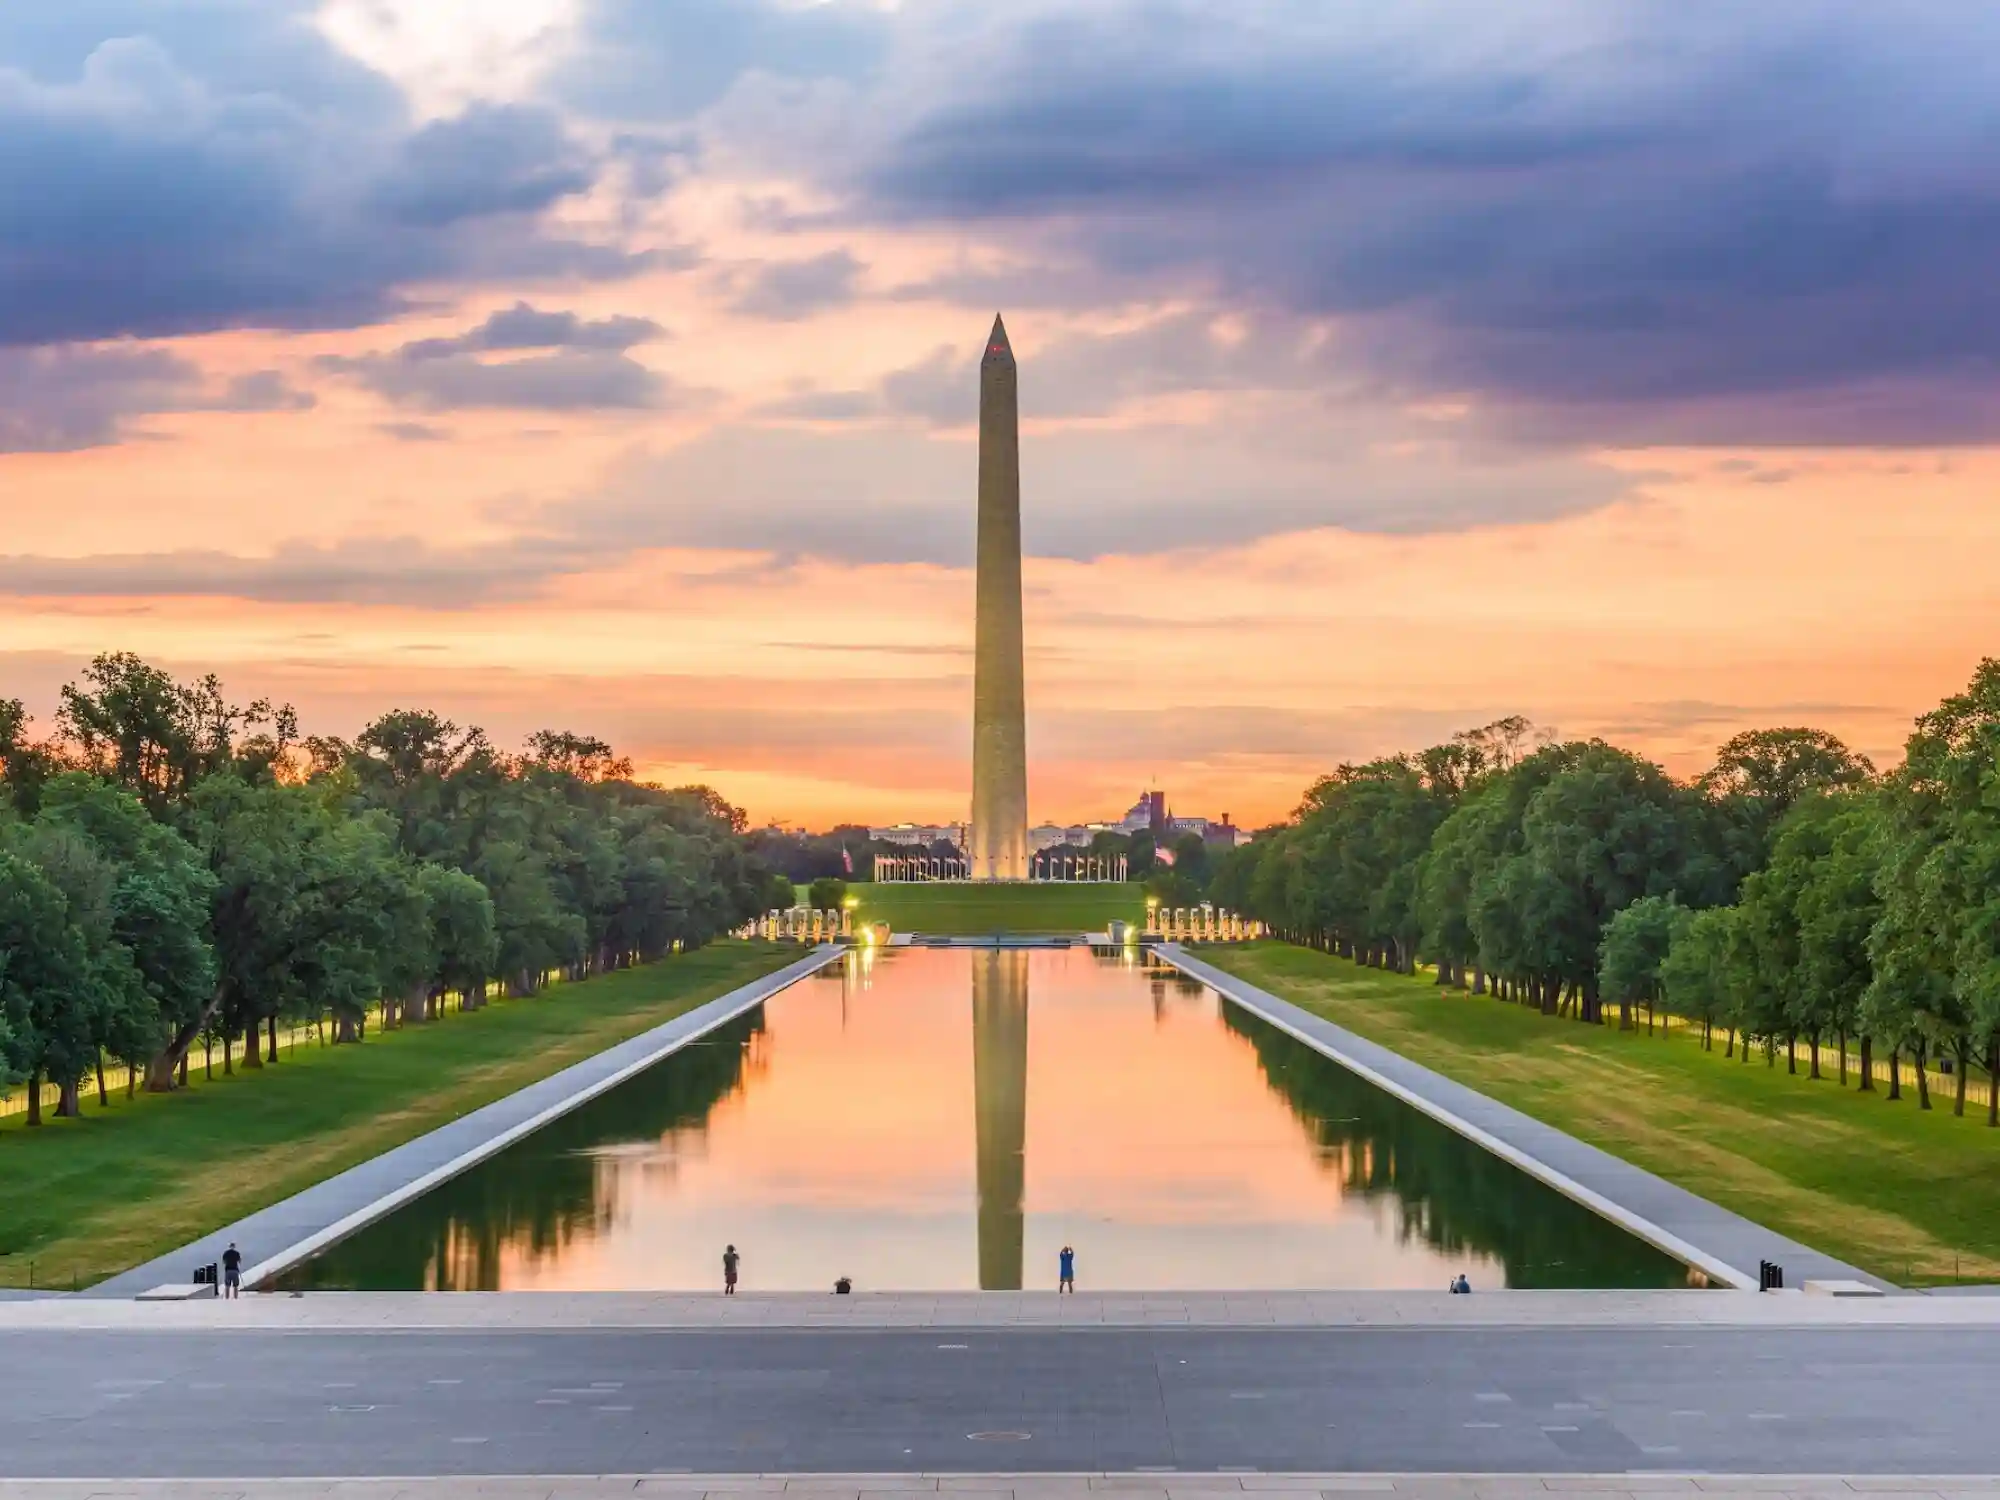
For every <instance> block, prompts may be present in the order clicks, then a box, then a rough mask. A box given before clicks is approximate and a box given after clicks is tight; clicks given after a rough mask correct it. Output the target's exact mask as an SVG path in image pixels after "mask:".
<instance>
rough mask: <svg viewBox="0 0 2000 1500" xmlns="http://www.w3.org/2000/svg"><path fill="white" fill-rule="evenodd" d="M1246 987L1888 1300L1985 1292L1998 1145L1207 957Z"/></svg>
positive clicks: (1485, 1006)
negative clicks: (1615, 1159) (1805, 1248)
mask: <svg viewBox="0 0 2000 1500" xmlns="http://www.w3.org/2000/svg"><path fill="white" fill-rule="evenodd" d="M1202 957H1204V958H1206V959H1207V960H1208V961H1209V962H1210V963H1213V964H1214V965H1216V967H1218V968H1222V969H1227V970H1228V971H1229V972H1230V973H1232V974H1236V975H1239V976H1241V977H1242V978H1244V979H1247V980H1249V981H1250V982H1251V983H1252V984H1256V985H1259V986H1261V987H1263V988H1264V989H1267V990H1269V991H1271V992H1272V993H1273V994H1276V995H1281V996H1283V997H1284V998H1285V999H1287V1000H1290V1001H1292V1002H1293V1003H1294V1004H1297V1005H1300V1006H1303V1007H1305V1008H1306V1009H1308V1010H1311V1011H1314V1012H1316V1013H1317V1014H1319V1015H1322V1016H1325V1017H1326V1018H1327V1019H1328V1020H1330V1021H1334V1022H1336V1023H1338V1024H1339V1025H1342V1026H1345V1027H1347V1028H1348V1029H1349V1030H1351V1031H1354V1032H1357V1033H1359V1034H1360V1035H1362V1036H1365V1037H1367V1038H1369V1039H1370V1040H1372V1041H1376V1042H1380V1043H1382V1044H1383V1045H1384V1046H1387V1047H1393V1048H1394V1049H1395V1050H1396V1051H1398V1052H1400V1053H1402V1054H1403V1055H1404V1056H1405V1057H1408V1058H1411V1059H1413V1060H1414V1061H1416V1062H1420V1063H1423V1064H1424V1065H1425V1066H1426V1067H1431V1068H1435V1069H1436V1070H1437V1071H1438V1072H1440V1073H1443V1074H1445V1075H1446V1076H1447V1077H1450V1078H1454V1079H1457V1080H1458V1081H1459V1082H1461V1083H1464V1084H1467V1085H1469V1086H1470V1087H1473V1088H1476V1089H1479V1090H1480V1091H1481V1092H1483V1093H1486V1094H1489V1095H1491V1096H1492V1097H1493V1098H1496V1099H1499V1100H1501V1101H1503V1102H1505V1103H1507V1104H1511V1105H1512V1106H1514V1107H1515V1108H1516V1109H1519V1110H1522V1111H1524V1112H1525V1113H1527V1114H1531V1115H1533V1116H1535V1117H1536V1118H1537V1119H1540V1120H1545V1121H1547V1122H1548V1123H1549V1124H1551V1125H1555V1126H1558V1127H1560V1128H1561V1129H1564V1130H1567V1131H1569V1132H1570V1133H1571V1134H1573V1135H1575V1136H1578V1137H1580V1138H1581V1139H1583V1140H1586V1141H1589V1142H1590V1143H1591V1144H1592V1145H1595V1146H1598V1147H1601V1148H1602V1149H1604V1150H1606V1151H1609V1152H1612V1153H1613V1154H1615V1155H1617V1156H1621V1157H1623V1158H1625V1160H1627V1161H1630V1162H1634V1163H1636V1164H1638V1165H1639V1166H1642V1167H1644V1168H1646V1169H1647V1170H1648V1171H1651V1172H1655V1173H1658V1174H1659V1175H1660V1176H1661V1177H1664V1178H1666V1179H1667V1180H1668V1181H1670V1182H1676V1183H1679V1184H1680V1185H1681V1186H1682V1187H1684V1188H1687V1189H1688V1190H1689V1191H1691V1192H1695V1193H1699V1194H1701V1195H1702V1196H1703V1197H1705V1198H1708V1199H1710V1200H1712V1201H1714V1202H1716V1203H1720V1204H1722V1205H1724V1206H1725V1207H1727V1208H1730V1209H1733V1210H1735V1211H1736V1212H1737V1213H1740V1214H1743V1215H1745V1216H1746V1217H1748V1218H1751V1219H1754V1220H1756V1221H1758V1222H1759V1223H1762V1224H1768V1225H1769V1226H1770V1227H1771V1228H1773V1229H1776V1230H1779V1231H1781V1232H1782V1233H1784V1234H1787V1235H1790V1236H1791V1237H1792V1238H1794V1239H1797V1240H1800V1241H1802V1242H1804V1243H1806V1244H1809V1245H1815V1246H1818V1247H1819V1248H1821V1249H1823V1250H1826V1251H1828V1252H1830V1253H1832V1254H1834V1255H1838V1256H1839V1257H1841V1258H1842V1259H1843V1260H1846V1261H1849V1262H1850V1263H1852V1264H1854V1265H1858V1266H1862V1267H1865V1268H1866V1269H1868V1270H1870V1271H1873V1272H1874V1273H1875V1274H1876V1275H1878V1276H1883V1277H1886V1278H1887V1279H1889V1280H1891V1281H1895V1282H1898V1283H1900V1284H1903V1285H1906V1286H1907V1285H1927V1284H1937V1283H1949V1282H1951V1281H1952V1280H1953V1279H1954V1277H1955V1276H1962V1277H1963V1278H1964V1279H1965V1280H1967V1281H1988V1280H2000V1131H1990V1130H1988V1129H1987V1128H1986V1126H1985V1122H1984V1119H1983V1112H1982V1117H1981V1118H1974V1117H1973V1114H1972V1112H1971V1110H1970V1108H1969V1107H1968V1111H1967V1115H1966V1117H1965V1118H1964V1119H1955V1118H1953V1116H1952V1114H1951V1106H1950V1101H1949V1099H1944V1100H1941V1101H1938V1102H1939V1104H1940V1106H1941V1107H1939V1108H1936V1109H1934V1110H1933V1111H1932V1112H1931V1113H1929V1114H1924V1113H1922V1112H1920V1111H1919V1110H1918V1108H1917V1101H1916V1097H1915V1093H1914V1091H1913V1090H1907V1089H1906V1090H1905V1093H1906V1097H1905V1099H1904V1100H1903V1101H1902V1102H1900V1103H1896V1104H1890V1103H1888V1102H1886V1101H1885V1099H1884V1098H1883V1095H1882V1093H1881V1092H1880V1089H1879V1087H1878V1090H1877V1092H1875V1093H1872V1094H1863V1093H1860V1092H1858V1091H1857V1090H1856V1089H1854V1088H1853V1087H1852V1086H1851V1085H1850V1086H1849V1087H1848V1088H1847V1089H1845V1090H1843V1089H1841V1087H1840V1086H1839V1084H1838V1082H1836V1081H1835V1080H1834V1079H1832V1078H1828V1079H1826V1080H1823V1081H1821V1082H1812V1081H1810V1080H1809V1079H1807V1077H1806V1076H1805V1074H1804V1072H1803V1071H1801V1072H1800V1074H1799V1075H1798V1076H1796V1077H1793V1076H1791V1075H1789V1074H1787V1073H1786V1072H1785V1069H1784V1063H1783V1061H1782V1059H1781V1060H1780V1061H1779V1063H1778V1065H1777V1066H1776V1067H1775V1068H1767V1067H1766V1066H1765V1064H1764V1059H1763V1058H1762V1056H1761V1055H1760V1056H1757V1057H1753V1058H1752V1060H1751V1061H1750V1062H1749V1063H1748V1064H1744V1063H1741V1062H1734V1061H1725V1060H1724V1058H1723V1056H1722V1047H1721V1043H1720V1041H1718V1042H1717V1044H1716V1050H1715V1051H1714V1052H1712V1053H1705V1052H1703V1051H1702V1050H1701V1049H1700V1047H1699V1046H1698V1045H1697V1043H1696V1042H1695V1041H1694V1040H1693V1039H1692V1038H1690V1037H1687V1036H1685V1035H1682V1034H1678V1033H1677V1034H1675V1036H1674V1037H1673V1039H1672V1040H1661V1039H1659V1038H1648V1037H1647V1036H1646V1034H1645V1032H1644V1030H1643V1029H1642V1030H1640V1031H1638V1032H1636V1033H1625V1034H1621V1033H1620V1032H1618V1031H1617V1030H1616V1029H1615V1023H1614V1027H1611V1028H1606V1027H1591V1026H1582V1025H1578V1024H1577V1023H1576V1022H1574V1021H1568V1020H1557V1019H1554V1018H1550V1017H1544V1016H1542V1015H1541V1014H1539V1013H1538V1012H1535V1011H1532V1010H1528V1009H1526V1008H1524V1007H1520V1006H1514V1005H1509V1004H1506V1003H1504V1002H1501V1001H1498V1000H1493V999H1490V998H1485V997H1473V996H1469V995H1466V994H1463V993H1459V992H1451V991H1443V990H1440V989H1438V988H1437V986H1436V985H1435V984H1434V983H1432V982H1430V981H1429V980H1427V979H1425V978H1422V977H1418V978H1406V977H1404V976H1401V975H1394V974H1383V973H1380V972H1378V971H1375V970H1372V969H1365V968H1361V967H1359V966H1358V965H1355V964H1352V963H1349V962H1347V961H1346V960H1344V959H1338V958H1334V957H1331V956H1330V955H1327V954H1323V953H1316V952H1313V951H1311V950H1309V949H1304V948H1294V947H1291V946H1288V945H1286V944H1282V943H1257V944H1253V945H1249V946H1246V947H1239V948H1206V949H1203V950H1202Z"/></svg>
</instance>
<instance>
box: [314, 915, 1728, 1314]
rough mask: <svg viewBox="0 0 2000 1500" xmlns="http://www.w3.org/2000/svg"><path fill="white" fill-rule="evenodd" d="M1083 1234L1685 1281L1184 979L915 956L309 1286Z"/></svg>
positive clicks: (980, 1267)
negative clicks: (730, 1248) (730, 1247)
mask: <svg viewBox="0 0 2000 1500" xmlns="http://www.w3.org/2000/svg"><path fill="white" fill-rule="evenodd" d="M537 1003H544V1002H537ZM545 1003H549V1004H556V1005H560V1004H562V1003H563V1001H562V999H561V998H560V997H557V998H554V999H551V1000H549V1001H547V1002H545ZM1031 1019H1032V1021H1033V1025H1032V1027H1031V1026H1030V1024H1029V1023H1030V1020H1031ZM1065 1243H1069V1244H1073V1245H1075V1246H1076V1248H1077V1260H1078V1273H1079V1276H1078V1279H1079V1283H1080V1284H1081V1286H1082V1288H1083V1289H1084V1290H1085V1291H1091V1290H1114V1289H1143V1288H1159V1289H1185V1290H1196V1289H1202V1288H1214V1289H1256V1288H1284V1287H1390V1286H1414V1287H1428V1288H1442V1287H1443V1286H1444V1285H1445V1283H1446V1281H1447V1279H1448V1278H1449V1277H1450V1276H1451V1275H1452V1274H1454V1273H1456V1272H1458V1271H1464V1272H1466V1273H1467V1274H1468V1275H1470V1276H1471V1278H1472V1281H1473V1284H1474V1286H1475V1287H1493V1286H1498V1285H1503V1284H1505V1285H1513V1286H1674V1285H1686V1284H1688V1283H1689V1282H1690V1280H1691V1279H1692V1278H1691V1277H1690V1273H1689V1272H1688V1271H1687V1270H1686V1268H1685V1267H1683V1266H1681V1265H1680V1264H1679V1263H1678V1262H1675V1261H1673V1260H1671V1259H1670V1258H1669V1257H1667V1256H1666V1255H1664V1254H1662V1253H1661V1252H1659V1251H1656V1250H1654V1249H1653V1248H1651V1247H1650V1246H1648V1245H1645V1244H1643V1243H1641V1242H1640V1241H1638V1240H1635V1239H1633V1238H1631V1237H1630V1236H1628V1235H1626V1234H1625V1233H1624V1232H1623V1231H1621V1230H1619V1229H1617V1228H1615V1227H1613V1226H1612V1225H1610V1224H1608V1223H1606V1222H1605V1221H1603V1220H1601V1219H1599V1218H1597V1217H1596V1216H1595V1215H1593V1214H1591V1213H1589V1212H1588V1211H1587V1210H1585V1209H1583V1208H1580V1207H1579V1206H1577V1205H1576V1204H1574V1203H1572V1202H1570V1201H1569V1200H1568V1199H1566V1198H1563V1197H1561V1196H1560V1195H1558V1194H1556V1193H1554V1192H1553V1191H1551V1190H1549V1189H1547V1188H1544V1187H1542V1186H1541V1185H1540V1184H1538V1183H1536V1182H1534V1181H1533V1180H1531V1179H1529V1178H1527V1177H1525V1176H1524V1175H1522V1174H1521V1173H1520V1172H1518V1171H1516V1170H1515V1169H1514V1168H1512V1167H1510V1166H1508V1165H1507V1164H1506V1163H1504V1162H1501V1161H1499V1160H1497V1159H1495V1158H1494V1157H1492V1156H1489V1155H1488V1154H1487V1153H1485V1152H1484V1151H1482V1150H1480V1149H1479V1148H1478V1147H1477V1146H1474V1145H1473V1144H1471V1143H1470V1142H1468V1141H1466V1140H1464V1139H1463V1138H1461V1137H1459V1136H1457V1135H1455V1134H1453V1133H1452V1132H1451V1131H1449V1130H1446V1129H1445V1128H1444V1127H1443V1126H1440V1125H1438V1124H1436V1123H1435V1122H1433V1121H1431V1120H1429V1119H1427V1118H1426V1117H1424V1116H1422V1115H1419V1114H1417V1113H1416V1112H1415V1111H1413V1110H1411V1109H1410V1108H1408V1107H1407V1106H1405V1105H1403V1104H1400V1103H1398V1102H1397V1101H1396V1100H1394V1099H1392V1098H1390V1097H1389V1096H1387V1095H1385V1094H1383V1093H1381V1092H1380V1091H1379V1090H1376V1089H1374V1088H1373V1087H1371V1086H1370V1085H1368V1084H1365V1083H1363V1082H1361V1081H1360V1080H1358V1079H1356V1078H1355V1077H1353V1075H1351V1074H1349V1073H1347V1072H1345V1071H1344V1070H1342V1069H1341V1068H1339V1067H1337V1066H1335V1065H1334V1064H1333V1063H1330V1062H1328V1061H1327V1060H1326V1059H1325V1058H1323V1057H1321V1056H1320V1055H1319V1054H1317V1053H1315V1052H1313V1051H1311V1050H1310V1049H1308V1048H1306V1047H1304V1046H1302V1045H1300V1044H1299V1043H1297V1042H1295V1041H1293V1040H1292V1039H1290V1038H1289V1037H1287V1036H1285V1035H1284V1034H1283V1033H1281V1032H1278V1031H1276V1030H1274V1029H1273V1028H1271V1027H1269V1026H1267V1025H1265V1024H1264V1023H1262V1022H1260V1021H1257V1020H1256V1019H1254V1018H1253V1017H1251V1016H1249V1015H1247V1014H1245V1013H1243V1012H1241V1011H1239V1010H1237V1009H1236V1008H1235V1007H1233V1006H1229V1005H1227V1004H1225V1003H1224V1002H1222V1001H1221V1000H1220V999H1219V997H1217V996H1216V995H1215V994H1214V992H1213V991H1210V990H1208V989H1207V988H1205V987H1204V986H1202V985H1199V984H1195V983H1193V982H1191V981H1189V980H1186V979H1184V978H1182V977H1181V976H1179V975H1177V974H1174V973H1172V972H1171V971H1169V970H1165V969H1160V968H1154V967H1151V966H1149V965H1148V964H1147V962H1146V961H1144V960H1141V959H1137V958H1135V957H1133V956H1130V955H1117V954H1092V953H1090V952H1088V951H1087V950H1083V949H1071V950H1057V949H1035V950H1023V949H997V950H996V949H971V950H967V949H953V950H943V949H939V950H924V949H908V950H895V951H890V952H867V953H857V954H855V955H852V956H851V957H850V958H849V959H848V960H847V962H846V963H845V965H844V966H842V967H841V968H839V969H835V970H832V971H828V972H827V973H826V974H824V975H822V976H821V977H819V978H816V979H812V980H807V981H804V982H802V983H801V984H799V985H796V986H794V987H793V988H792V989H790V990H788V991H786V992H784V993H783V994H781V995H779V996H777V997H775V998H774V999H772V1000H771V1001H770V1002H768V1003H767V1004H766V1005H764V1006H762V1007H760V1008H759V1009H757V1010H756V1011H753V1012H751V1013H749V1014H747V1015H745V1016H744V1017H742V1018H740V1019H739V1020H737V1021H736V1022H734V1023H732V1024H731V1025H729V1026H727V1027H724V1028H722V1029H720V1030H718V1031H716V1032H713V1033H711V1034H710V1035H709V1036H708V1037H707V1038H705V1039H704V1040H703V1041H702V1042H700V1043H699V1044H697V1045H694V1046H691V1047H689V1048H687V1049H685V1050H683V1051H682V1052H680V1053H678V1054H676V1055H675V1056H674V1057H673V1058H671V1059H669V1060H668V1061H666V1062H664V1063H662V1064H661V1065H660V1066H659V1067H657V1068H654V1069H652V1070H651V1071H650V1072H648V1073H647V1074H646V1075H645V1076H643V1077H641V1078H637V1079H634V1080H633V1081H632V1082H631V1083H629V1084H627V1085H625V1086H624V1087H622V1088H620V1089H618V1090H615V1091H614V1092H612V1093H610V1094H607V1095H606V1096H604V1097H603V1098H602V1099H599V1100H597V1101H595V1102H594V1103H592V1104H590V1105H587V1106H585V1107H584V1108H583V1109H580V1110H578V1111H576V1112H575V1113H573V1114H571V1115H569V1116H567V1117H566V1118H564V1119H562V1120H560V1121H557V1122H556V1123H555V1124H553V1125H551V1126H549V1127H548V1128H547V1129H545V1130H542V1131H540V1132H538V1133H537V1134H536V1135H534V1136H532V1137H530V1138H529V1139H527V1140H525V1141H522V1142H520V1143H519V1144H518V1145H516V1146H514V1147H512V1148H510V1149H509V1150H508V1151H506V1152H504V1153H502V1154H501V1155H499V1156H497V1157H495V1158H493V1159H492V1160H491V1161H489V1162H487V1163H485V1164H483V1165H482V1166H480V1167H477V1168H474V1169H473V1170H472V1171H470V1172H468V1173H466V1174H464V1175H463V1176H461V1177H459V1178H457V1179H455V1180H453V1181H451V1182H449V1183H446V1184H444V1185H443V1186H442V1187H440V1188H438V1189H437V1190H436V1191H434V1192H432V1193H430V1194H428V1195H427V1196H425V1197H424V1198H422V1199H419V1200H418V1201H416V1202H414V1203H412V1204H410V1205H408V1206H407V1207H405V1208H403V1209H402V1210H400V1211H398V1212H397V1213H395V1214H394V1215H392V1216H390V1217H389V1218H387V1219H385V1220H383V1221H382V1222H381V1223H379V1224H377V1225H375V1226H373V1227H372V1228H370V1229H367V1230H364V1231H363V1232H361V1233H360V1234H358V1235H356V1236H354V1237H353V1238H352V1239H350V1240H347V1241H346V1242H344V1243H342V1244H340V1245H336V1246H334V1247H333V1248H332V1249H331V1250H329V1251H328V1252H327V1253H326V1254H325V1255H323V1256H322V1257H321V1258H319V1259H318V1260H316V1261H314V1262H312V1263H310V1264H308V1265H306V1266H304V1267H301V1268H300V1269H299V1270H298V1271H297V1272H295V1273H293V1275H292V1276H291V1277H290V1278H289V1281H288V1284H289V1285H291V1286H294V1287H329V1288H330V1287H353V1288H411V1289H419V1288H430V1289H442V1290H459V1289H464V1290H471V1289H496V1288H497V1289H536V1288H548V1289H556V1288H573V1289H587V1288H634V1289H638V1288H681V1289H705V1288H713V1287H716V1286H718V1285H719V1282H720V1279H721V1256H722V1248H723V1246H724V1245H725V1244H734V1245H736V1246H737V1248H738V1249H739V1250H740V1251H741V1252H742V1253H743V1270H744V1285H745V1290H746V1291H750V1292H756V1291H774V1290H794V1291H800V1290H803V1291H828V1290H830V1289H831V1288H832V1285H833V1282H834V1279H835V1278H836V1277H838V1276H850V1277H853V1278H854V1281H855V1284H856V1286H857V1288H858V1289H859V1290H862V1291H872V1290H949V1289H973V1288H986V1289H994V1290H999V1289H1015V1288H1020V1287H1023V1286H1027V1287H1038V1288H1039V1287H1047V1288H1050V1289H1053V1287H1054V1284H1055V1269H1056V1252H1057V1250H1058V1249H1060V1248H1061V1247H1062V1245H1064V1244H1065Z"/></svg>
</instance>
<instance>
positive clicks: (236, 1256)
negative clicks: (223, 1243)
mask: <svg viewBox="0 0 2000 1500" xmlns="http://www.w3.org/2000/svg"><path fill="white" fill-rule="evenodd" d="M222 1295H223V1296H225V1297H240V1296H242V1295H243V1252H242V1251H241V1250H238V1249H237V1248H236V1241H234V1240H231V1241H230V1242H229V1248H228V1249H227V1250H225V1251H223V1252H222Z"/></svg>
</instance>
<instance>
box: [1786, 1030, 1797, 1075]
mask: <svg viewBox="0 0 2000 1500" xmlns="http://www.w3.org/2000/svg"><path fill="white" fill-rule="evenodd" d="M1785 1071H1786V1072H1787V1073H1790V1074H1792V1075H1793V1076H1794V1077H1796V1076H1797V1074H1798V1071H1799V1039H1798V1037H1796V1036H1795V1035H1793V1034H1792V1033H1791V1032H1789V1031H1788V1032H1786V1033H1785Z"/></svg>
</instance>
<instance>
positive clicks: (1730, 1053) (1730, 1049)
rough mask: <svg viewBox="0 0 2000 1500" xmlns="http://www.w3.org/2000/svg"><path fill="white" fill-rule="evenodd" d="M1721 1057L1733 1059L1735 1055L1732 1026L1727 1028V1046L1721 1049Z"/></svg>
mask: <svg viewBox="0 0 2000 1500" xmlns="http://www.w3.org/2000/svg"><path fill="white" fill-rule="evenodd" d="M1722 1055H1723V1056H1724V1057H1734V1056H1735V1055H1736V1028H1735V1027H1734V1026H1732V1027H1730V1028H1729V1044H1728V1045H1727V1046H1725V1047H1724V1048H1723V1049H1722Z"/></svg>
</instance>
